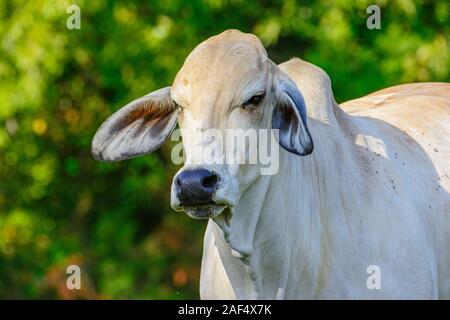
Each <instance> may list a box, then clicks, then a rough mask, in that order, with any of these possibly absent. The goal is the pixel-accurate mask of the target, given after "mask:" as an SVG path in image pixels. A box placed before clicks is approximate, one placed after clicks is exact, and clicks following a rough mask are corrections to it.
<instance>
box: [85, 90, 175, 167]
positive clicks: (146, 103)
mask: <svg viewBox="0 0 450 320" xmlns="http://www.w3.org/2000/svg"><path fill="white" fill-rule="evenodd" d="M177 116H178V108H177V106H176V104H175V103H174V102H173V101H172V99H171V98H170V87H166V88H163V89H160V90H157V91H154V92H152V93H150V94H148V95H146V96H143V97H141V98H139V99H136V100H134V101H132V102H130V103H129V104H127V105H126V106H124V107H123V108H121V109H119V110H118V111H117V112H116V113H114V114H113V115H112V116H110V117H109V118H108V119H107V120H106V121H105V122H104V123H103V124H102V125H101V127H100V128H99V129H98V131H97V133H96V134H95V136H94V139H93V141H92V155H93V156H94V158H95V159H97V160H100V161H120V160H125V159H129V158H134V157H138V156H142V155H145V154H148V153H151V152H153V151H155V150H156V149H158V148H159V147H160V146H161V145H162V144H163V143H164V142H165V141H166V139H167V138H168V137H169V136H170V134H171V133H172V131H173V129H174V128H175V126H176V124H177Z"/></svg>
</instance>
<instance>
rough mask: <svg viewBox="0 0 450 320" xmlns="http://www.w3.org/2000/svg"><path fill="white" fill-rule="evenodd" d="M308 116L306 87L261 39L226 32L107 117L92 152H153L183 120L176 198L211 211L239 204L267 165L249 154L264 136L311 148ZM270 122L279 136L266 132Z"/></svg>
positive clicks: (111, 157) (203, 212) (112, 155)
mask: <svg viewBox="0 0 450 320" xmlns="http://www.w3.org/2000/svg"><path fill="white" fill-rule="evenodd" d="M306 118H307V116H306V109H305V104H304V101H303V97H302V95H301V93H300V92H299V90H298V89H297V87H296V86H295V84H294V83H293V82H292V80H291V79H290V78H289V77H288V76H287V75H286V74H284V73H283V72H282V71H281V70H280V69H279V68H278V67H277V66H276V65H275V64H274V63H273V62H272V61H270V60H269V59H268V58H267V53H266V51H265V49H264V48H263V46H262V44H261V43H260V41H259V39H258V38H256V37H255V36H253V35H249V34H244V33H241V32H239V31H226V32H224V33H222V34H220V35H218V36H215V37H212V38H210V39H208V40H207V41H205V42H203V43H201V44H200V45H199V46H197V47H196V48H195V49H194V50H193V52H192V53H191V54H190V55H189V56H188V57H187V59H186V61H185V63H184V65H183V66H182V68H181V69H180V71H179V72H178V74H177V76H176V78H175V80H174V82H173V84H172V86H171V87H167V88H164V89H160V90H158V91H155V92H153V93H151V94H149V95H147V96H144V97H142V98H140V99H137V100H135V101H133V102H132V103H130V104H128V105H127V106H125V107H124V108H122V109H120V110H119V111H118V112H116V113H115V114H114V115H112V116H111V117H110V118H109V119H108V120H106V121H105V123H104V124H103V125H102V127H101V128H100V129H99V131H98V132H97V134H96V136H95V137H94V141H93V147H92V151H93V154H94V157H95V158H97V159H99V160H104V161H117V160H123V159H127V158H130V157H135V156H140V155H143V154H147V153H150V152H152V151H154V150H155V149H157V148H158V147H159V146H161V144H162V143H163V142H164V141H165V140H166V139H167V138H168V137H169V135H170V134H171V132H172V131H173V129H174V128H175V126H176V123H177V120H178V124H179V127H180V130H181V136H182V139H183V146H184V152H185V157H186V159H185V160H186V161H185V165H184V166H183V168H182V169H180V170H179V171H178V173H177V174H176V175H175V177H174V179H173V183H172V190H171V205H172V207H173V208H174V209H175V210H177V211H185V212H186V213H187V214H188V215H189V216H191V217H193V218H210V217H215V216H217V215H219V214H220V213H221V212H222V211H223V210H224V209H225V208H227V207H234V206H236V205H237V203H238V201H239V197H240V194H241V193H242V192H243V191H245V189H247V188H248V187H249V186H250V185H251V184H252V183H254V182H255V180H256V179H258V177H259V176H260V174H261V164H260V162H259V161H258V159H257V158H258V157H257V156H256V159H257V160H256V162H254V161H251V159H252V158H253V159H254V158H255V157H254V156H255V153H256V155H258V154H260V152H259V151H260V150H259V148H260V144H261V143H262V142H264V143H265V145H267V144H268V143H269V144H270V141H271V140H270V138H271V137H275V140H276V141H277V142H278V143H279V144H280V145H281V146H282V147H283V148H284V149H285V150H287V151H289V152H291V153H294V154H297V155H307V154H309V153H311V152H312V149H313V144H312V140H311V136H310V134H309V132H308V128H307V126H306ZM271 128H273V129H277V130H276V132H275V134H274V136H272V135H271V134H266V135H264V134H261V133H264V130H265V131H266V133H267V132H269V131H268V129H271ZM262 140H265V141H262ZM272 151H273V150H272ZM275 160H277V159H275Z"/></svg>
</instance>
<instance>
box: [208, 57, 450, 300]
mask: <svg viewBox="0 0 450 320" xmlns="http://www.w3.org/2000/svg"><path fill="white" fill-rule="evenodd" d="M280 68H281V69H282V70H283V71H284V72H285V73H287V74H288V75H289V76H290V77H291V78H292V79H293V80H294V81H295V83H296V85H297V86H298V88H299V89H300V91H301V92H302V94H303V96H304V98H305V101H306V105H307V109H308V118H309V119H308V126H309V130H310V132H311V135H312V137H313V140H314V143H315V149H314V152H313V153H312V154H311V155H309V156H306V157H298V156H296V155H293V154H290V153H288V152H286V151H285V150H281V151H280V170H279V172H278V174H276V175H274V176H260V177H259V178H258V179H257V181H255V182H254V183H253V184H252V185H251V186H249V187H248V188H247V189H246V190H245V191H243V192H242V194H241V195H240V200H239V202H238V204H237V206H235V207H234V208H232V209H227V210H226V211H225V212H224V213H222V214H221V215H219V216H217V217H215V218H213V219H210V220H209V223H208V227H207V230H206V234H205V242H204V255H203V261H202V272H201V283H200V294H201V298H202V299H234V298H237V299H341V298H343V299H396V298H399V299H410V298H418V299H434V298H441V299H449V298H450V196H449V191H450V178H449V177H450V84H443V83H440V84H438V83H436V84H431V83H429V84H411V85H403V86H398V87H394V88H389V89H386V90H383V91H380V92H377V93H375V94H372V95H369V96H367V97H364V98H361V99H358V100H353V101H350V102H347V103H344V104H343V105H341V107H339V106H338V105H337V104H336V103H335V102H334V98H333V94H332V91H331V86H330V81H329V78H328V76H327V75H326V74H325V73H324V72H323V71H322V70H321V69H319V68H317V67H316V66H313V65H311V64H309V63H307V62H304V61H302V60H299V59H293V60H291V61H289V62H287V63H284V64H282V65H280ZM371 265H376V266H379V267H380V271H381V274H380V275H381V279H380V280H381V281H380V285H381V288H380V289H372V290H370V289H369V288H368V287H367V279H368V277H369V276H370V274H368V273H367V268H368V267H369V266H371Z"/></svg>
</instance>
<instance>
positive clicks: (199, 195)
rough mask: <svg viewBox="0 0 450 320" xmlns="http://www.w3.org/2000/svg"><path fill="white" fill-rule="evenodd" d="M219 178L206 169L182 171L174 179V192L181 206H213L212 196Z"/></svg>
mask: <svg viewBox="0 0 450 320" xmlns="http://www.w3.org/2000/svg"><path fill="white" fill-rule="evenodd" d="M218 182H219V177H218V176H217V174H216V173H214V172H211V171H209V170H206V169H195V170H184V171H182V172H180V173H179V174H178V176H177V177H176V178H175V191H176V193H177V197H178V200H179V201H180V205H181V206H198V205H207V204H214V202H213V200H212V196H213V193H214V191H216V188H217V184H218Z"/></svg>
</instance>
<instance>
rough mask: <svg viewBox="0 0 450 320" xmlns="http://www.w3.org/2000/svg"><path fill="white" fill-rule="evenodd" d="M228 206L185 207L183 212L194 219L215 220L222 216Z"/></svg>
mask: <svg viewBox="0 0 450 320" xmlns="http://www.w3.org/2000/svg"><path fill="white" fill-rule="evenodd" d="M226 208H227V206H224V205H205V206H196V207H183V211H184V212H186V214H187V215H188V216H189V217H191V218H193V219H209V218H215V217H217V216H218V215H219V214H221V213H222V212H223V211H224V210H225V209H226Z"/></svg>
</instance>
